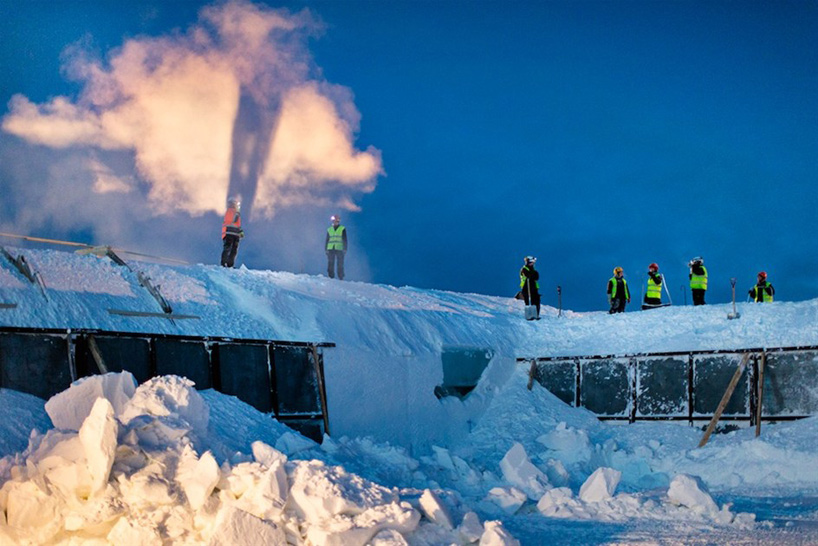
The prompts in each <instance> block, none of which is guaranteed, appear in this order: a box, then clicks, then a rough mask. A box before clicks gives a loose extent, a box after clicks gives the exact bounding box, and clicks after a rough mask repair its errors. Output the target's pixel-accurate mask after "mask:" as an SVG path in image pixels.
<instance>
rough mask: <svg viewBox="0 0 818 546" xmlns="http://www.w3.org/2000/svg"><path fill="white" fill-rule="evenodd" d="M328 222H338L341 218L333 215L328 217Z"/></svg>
mask: <svg viewBox="0 0 818 546" xmlns="http://www.w3.org/2000/svg"><path fill="white" fill-rule="evenodd" d="M329 221H330V222H333V223H335V222H340V221H341V216H340V215H339V214H333V215H332V216H330V217H329Z"/></svg>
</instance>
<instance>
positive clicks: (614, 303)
mask: <svg viewBox="0 0 818 546" xmlns="http://www.w3.org/2000/svg"><path fill="white" fill-rule="evenodd" d="M624 312H625V299H624V298H622V299H620V298H615V299H612V300H611V310H610V311H608V313H610V314H613V313H624Z"/></svg>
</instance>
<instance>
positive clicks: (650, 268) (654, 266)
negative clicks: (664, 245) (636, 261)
mask: <svg viewBox="0 0 818 546" xmlns="http://www.w3.org/2000/svg"><path fill="white" fill-rule="evenodd" d="M648 271H659V264H657V263H656V262H653V263H652V264H650V265H649V266H648Z"/></svg>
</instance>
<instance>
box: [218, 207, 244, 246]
mask: <svg viewBox="0 0 818 546" xmlns="http://www.w3.org/2000/svg"><path fill="white" fill-rule="evenodd" d="M227 235H235V236H236V237H239V236H241V213H239V212H238V211H237V210H236V208H235V207H228V208H227V212H225V213H224V222H222V239H224V238H225V237H226V236H227Z"/></svg>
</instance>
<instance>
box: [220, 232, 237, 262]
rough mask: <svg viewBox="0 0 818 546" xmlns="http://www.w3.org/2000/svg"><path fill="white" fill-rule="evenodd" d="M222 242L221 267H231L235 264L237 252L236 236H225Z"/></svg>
mask: <svg viewBox="0 0 818 546" xmlns="http://www.w3.org/2000/svg"><path fill="white" fill-rule="evenodd" d="M223 241H224V248H223V249H222V266H223V267H233V264H234V263H235V262H236V254H238V252H239V237H238V235H225V236H224V239H223Z"/></svg>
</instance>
